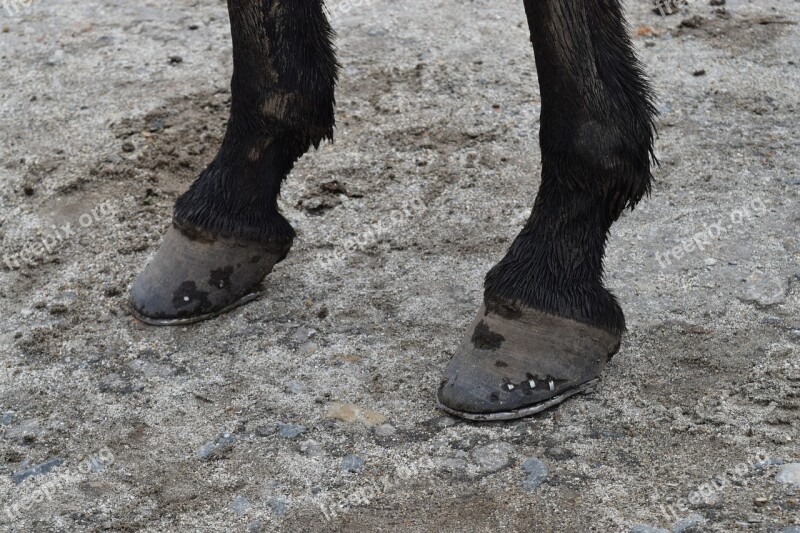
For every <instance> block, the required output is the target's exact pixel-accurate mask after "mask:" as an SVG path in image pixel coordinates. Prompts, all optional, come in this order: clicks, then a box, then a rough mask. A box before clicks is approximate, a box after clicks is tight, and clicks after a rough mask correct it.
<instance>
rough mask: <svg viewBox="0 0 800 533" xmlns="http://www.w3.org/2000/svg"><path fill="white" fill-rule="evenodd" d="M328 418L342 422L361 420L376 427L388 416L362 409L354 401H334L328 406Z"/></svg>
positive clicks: (369, 425)
mask: <svg viewBox="0 0 800 533" xmlns="http://www.w3.org/2000/svg"><path fill="white" fill-rule="evenodd" d="M325 416H326V418H332V419H334V420H340V421H342V422H347V423H353V422H360V423H361V424H364V425H365V426H367V427H375V426H379V425H381V424H383V423H384V422H386V421H387V419H386V417H385V416H384V415H382V414H381V413H379V412H377V411H370V410H368V409H362V408H361V407H359V406H357V405H354V404H352V403H332V404H330V405H329V406H328V412H327V414H326V415H325Z"/></svg>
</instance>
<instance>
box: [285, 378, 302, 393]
mask: <svg viewBox="0 0 800 533" xmlns="http://www.w3.org/2000/svg"><path fill="white" fill-rule="evenodd" d="M283 391H284V392H286V393H287V394H303V393H304V392H305V391H306V388H305V386H304V385H303V384H302V383H300V382H299V381H296V380H291V381H287V382H286V385H284V387H283Z"/></svg>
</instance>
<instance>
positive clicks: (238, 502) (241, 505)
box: [231, 496, 250, 516]
mask: <svg viewBox="0 0 800 533" xmlns="http://www.w3.org/2000/svg"><path fill="white" fill-rule="evenodd" d="M249 508H250V502H249V501H247V498H245V497H244V496H237V497H236V498H234V500H233V503H232V504H231V509H233V512H234V513H236V516H244V515H246V514H247V510H248V509H249Z"/></svg>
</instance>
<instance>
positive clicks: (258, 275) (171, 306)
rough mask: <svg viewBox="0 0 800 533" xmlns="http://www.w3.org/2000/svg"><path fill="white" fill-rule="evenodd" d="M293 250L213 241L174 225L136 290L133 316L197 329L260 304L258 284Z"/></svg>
mask: <svg viewBox="0 0 800 533" xmlns="http://www.w3.org/2000/svg"><path fill="white" fill-rule="evenodd" d="M290 246H291V243H287V244H285V245H278V244H258V243H252V242H241V241H237V240H235V239H231V238H222V237H213V236H211V235H209V234H206V233H203V232H199V231H195V230H187V229H184V228H182V227H179V226H178V225H176V224H173V225H172V227H170V229H169V231H167V235H166V237H164V242H163V243H161V248H159V249H158V253H156V256H155V258H153V260H152V261H151V262H150V264H149V265H147V268H145V269H144V272H142V273H141V274H139V277H137V278H136V281H135V282H134V284H133V288H132V289H131V297H130V304H131V309H132V311H133V316H135V317H136V318H138V319H139V320H141V321H142V322H145V323H147V324H152V325H155V326H171V325H180V324H191V323H193V322H199V321H201V320H206V319H208V318H212V317H215V316H218V315H220V314H222V313H225V312H227V311H230V310H231V309H233V308H235V307H238V306H240V305H242V304H244V303H247V302H250V301H252V300H255V299H256V298H258V297H259V296H260V295H261V294H260V292H259V291H258V290H257V287H258V284H259V283H261V281H262V280H263V279H264V277H265V276H266V275H267V274H269V273H270V271H272V267H274V266H275V264H276V263H277V262H279V261H280V260H282V259H283V258H284V257H286V254H287V253H288V252H289V247H290Z"/></svg>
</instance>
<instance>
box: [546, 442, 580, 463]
mask: <svg viewBox="0 0 800 533" xmlns="http://www.w3.org/2000/svg"><path fill="white" fill-rule="evenodd" d="M544 454H545V455H546V456H548V457H551V458H553V459H556V460H558V461H565V460H567V459H572V458H573V457H575V454H574V453H572V452H571V451H570V450H568V449H566V448H564V447H563V446H551V447H550V448H547V449H546V450H545V451H544Z"/></svg>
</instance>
